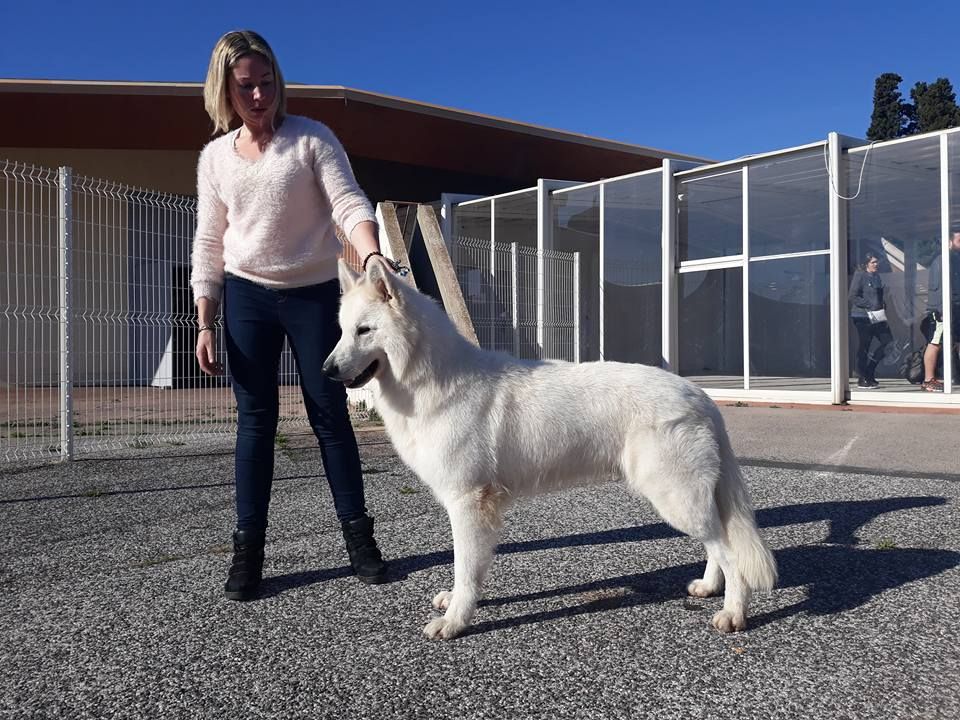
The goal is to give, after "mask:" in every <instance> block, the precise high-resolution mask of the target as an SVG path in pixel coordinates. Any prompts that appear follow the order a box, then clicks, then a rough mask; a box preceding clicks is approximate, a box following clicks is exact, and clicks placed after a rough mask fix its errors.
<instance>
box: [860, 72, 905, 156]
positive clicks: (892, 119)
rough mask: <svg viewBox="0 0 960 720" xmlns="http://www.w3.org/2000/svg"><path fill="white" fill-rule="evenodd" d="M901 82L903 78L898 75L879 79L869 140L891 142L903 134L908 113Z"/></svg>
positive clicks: (892, 74)
mask: <svg viewBox="0 0 960 720" xmlns="http://www.w3.org/2000/svg"><path fill="white" fill-rule="evenodd" d="M901 82H903V78H902V77H900V76H899V75H897V74H896V73H883V74H882V75H880V76H879V77H877V81H876V83H875V84H874V89H873V115H871V117H870V128H869V129H868V130H867V140H890V139H891V138H895V137H900V135H902V134H903V131H904V128H905V126H906V124H907V117H906V116H907V111H906V110H905V107H904V105H905V103H904V102H903V97H902V95H901V94H900V83H901Z"/></svg>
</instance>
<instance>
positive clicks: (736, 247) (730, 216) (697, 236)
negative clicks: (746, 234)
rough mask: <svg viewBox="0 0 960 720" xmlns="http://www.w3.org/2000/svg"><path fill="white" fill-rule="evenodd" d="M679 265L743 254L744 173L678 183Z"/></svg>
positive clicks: (712, 176) (731, 173) (730, 173)
mask: <svg viewBox="0 0 960 720" xmlns="http://www.w3.org/2000/svg"><path fill="white" fill-rule="evenodd" d="M677 193H678V194H677V213H678V222H679V227H678V228H677V230H678V237H679V246H678V249H679V252H678V255H679V257H678V258H677V259H678V260H679V261H680V262H685V261H687V260H703V259H706V258H714V257H724V256H726V255H740V254H741V253H742V252H743V172H742V171H741V170H735V171H733V172H727V173H722V174H719V175H710V176H707V177H704V178H690V179H689V180H681V181H680V183H679V184H678V187H677Z"/></svg>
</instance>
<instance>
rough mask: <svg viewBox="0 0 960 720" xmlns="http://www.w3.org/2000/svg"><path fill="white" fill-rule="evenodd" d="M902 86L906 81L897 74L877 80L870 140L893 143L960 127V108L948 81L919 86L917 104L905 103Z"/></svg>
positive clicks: (914, 94) (914, 93)
mask: <svg viewBox="0 0 960 720" xmlns="http://www.w3.org/2000/svg"><path fill="white" fill-rule="evenodd" d="M901 82H903V78H902V77H900V76H899V75H897V74H896V73H883V74H881V75H879V76H878V77H877V79H876V82H875V83H874V90H873V114H872V115H871V116H870V127H869V128H868V129H867V139H868V140H890V139H892V138H896V137H905V136H907V135H917V134H919V133H926V132H933V131H935V130H944V129H946V128H950V127H957V126H960V106H957V97H956V93H954V90H953V85H952V84H951V83H950V81H949V80H948V79H947V78H943V77H942V78H937V80H936V81H935V82H933V83H926V82H923V81H920V82H917V83H916V84H915V85H914V86H913V88H911V90H910V99H911V100H912V101H913V102H906V101H904V99H903V97H902V95H901V93H900V83H901Z"/></svg>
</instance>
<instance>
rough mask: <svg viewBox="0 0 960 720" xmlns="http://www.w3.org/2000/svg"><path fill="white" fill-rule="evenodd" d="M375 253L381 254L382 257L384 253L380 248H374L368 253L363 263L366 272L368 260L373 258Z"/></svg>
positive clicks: (362, 266)
mask: <svg viewBox="0 0 960 720" xmlns="http://www.w3.org/2000/svg"><path fill="white" fill-rule="evenodd" d="M374 255H379V256H380V257H383V253H382V252H380V251H379V250H374V251H373V252H371V253H367V256H366V257H365V258H364V259H363V265H361V268H362V269H363V271H364V272H366V271H367V260H369V259H370V258H372V257H373V256H374Z"/></svg>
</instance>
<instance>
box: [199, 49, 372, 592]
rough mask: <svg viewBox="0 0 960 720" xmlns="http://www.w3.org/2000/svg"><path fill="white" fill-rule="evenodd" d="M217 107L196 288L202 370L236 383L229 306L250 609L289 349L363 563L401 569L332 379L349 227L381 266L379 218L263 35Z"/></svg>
mask: <svg viewBox="0 0 960 720" xmlns="http://www.w3.org/2000/svg"><path fill="white" fill-rule="evenodd" d="M204 102H205V105H206V109H207V113H208V114H209V115H210V119H211V120H212V121H213V125H214V132H215V133H222V134H221V135H220V137H218V138H216V139H215V140H213V141H211V142H210V143H209V144H207V146H206V147H205V148H204V149H203V151H202V152H201V154H200V161H199V164H198V169H197V200H198V201H197V231H196V236H195V238H194V243H193V271H192V275H191V285H192V287H193V293H194V298H195V300H196V306H197V316H198V321H199V329H198V333H197V349H196V355H197V360H198V361H199V363H200V368H201V370H202V371H203V372H204V373H207V374H208V375H216V374H221V373H222V372H223V366H222V364H221V363H220V362H219V361H218V358H217V353H216V337H215V333H216V332H217V328H216V326H215V319H216V316H217V309H218V307H219V306H220V305H221V304H222V305H223V320H224V322H223V332H224V339H225V344H226V349H227V359H228V360H229V365H230V373H231V381H232V385H233V390H234V394H235V396H236V399H237V438H236V460H235V463H236V466H235V478H236V507H237V523H236V529H235V530H234V533H233V544H234V554H233V560H232V563H231V566H230V570H229V573H228V577H227V582H226V587H225V593H226V596H227V597H228V598H230V599H231V600H249V599H251V598H253V597H255V596H256V594H257V589H258V587H259V585H260V581H261V576H262V571H263V559H264V542H265V534H266V529H267V511H268V507H269V504H270V489H271V484H272V481H273V464H274V439H275V436H276V430H277V419H278V415H279V391H278V380H277V373H278V369H279V361H280V354H281V349H282V347H283V341H284V339H286V340H287V341H289V343H290V347H291V349H292V350H293V355H294V358H295V359H296V362H297V367H298V370H299V373H300V384H301V389H302V392H303V399H304V403H305V405H306V409H307V414H308V417H309V419H310V425H311V427H312V428H313V431H314V433H315V434H316V436H317V439H318V441H319V443H320V452H321V458H322V461H323V467H324V470H325V472H326V476H327V481H328V483H329V485H330V490H331V492H332V494H333V500H334V506H335V508H336V513H337V517H338V519H339V520H340V523H341V527H342V530H343V534H344V539H345V541H346V545H347V550H348V554H349V557H350V563H351V565H352V567H353V570H354V572H355V573H356V575H357V576H358V577H359V579H360V580H361V581H363V582H365V583H379V582H383V581H384V580H385V579H386V570H387V568H386V564H385V563H384V561H383V558H382V557H381V555H380V551H379V550H378V548H377V545H376V542H375V541H374V538H373V518H371V517H369V516H368V515H367V512H366V507H365V502H364V493H363V478H362V476H361V472H360V457H359V453H358V450H357V443H356V439H355V437H354V434H353V429H352V426H351V425H350V419H349V416H348V412H347V405H346V393H345V391H344V388H343V386H342V385H341V384H338V383H335V382H333V381H331V380H328V379H327V378H325V377H324V376H323V375H322V373H321V372H320V369H321V367H322V366H323V361H324V359H325V358H326V357H327V355H328V354H329V353H330V351H331V350H332V349H333V347H334V345H336V343H337V340H338V339H339V337H340V328H339V326H338V324H337V308H338V304H339V295H340V287H339V284H338V280H337V254H338V251H339V249H340V244H339V241H338V240H337V237H336V232H335V228H336V226H337V225H339V226H340V227H341V228H342V230H343V232H344V234H345V235H346V237H347V238H348V239H349V241H350V243H351V244H352V245H353V246H354V248H356V250H357V252H358V253H359V255H360V257H361V258H364V261H366V259H367V258H369V257H370V256H371V255H376V254H379V244H378V241H377V227H376V220H375V215H374V213H373V209H372V208H371V206H370V202H369V201H368V200H367V198H366V197H365V196H364V194H363V192H362V191H361V190H360V188H359V187H358V185H357V182H356V180H355V179H354V176H353V171H352V170H351V168H350V164H349V161H348V160H347V156H346V153H345V152H344V150H343V147H342V146H341V145H340V142H339V141H338V140H337V138H336V137H335V136H334V134H333V133H332V132H331V131H330V130H329V128H327V127H326V126H325V125H323V124H321V123H319V122H316V121H314V120H311V119H308V118H305V117H298V116H295V115H287V114H286V88H285V87H284V81H283V75H282V74H281V72H280V66H279V64H278V63H277V60H276V57H275V56H274V53H273V51H272V50H271V49H270V46H269V45H268V44H267V42H266V41H265V40H264V39H263V38H262V37H260V35H258V34H257V33H254V32H251V31H249V30H242V31H236V32H228V33H227V34H226V35H224V36H223V37H222V38H220V40H219V41H218V42H217V44H216V46H215V47H214V49H213V54H212V55H211V58H210V67H209V69H208V71H207V79H206V83H205V85H204ZM236 121H239V127H237V126H236V125H237V122H236Z"/></svg>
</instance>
